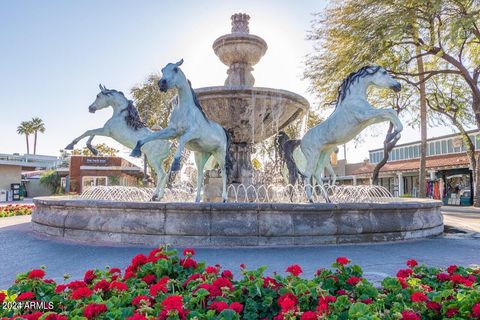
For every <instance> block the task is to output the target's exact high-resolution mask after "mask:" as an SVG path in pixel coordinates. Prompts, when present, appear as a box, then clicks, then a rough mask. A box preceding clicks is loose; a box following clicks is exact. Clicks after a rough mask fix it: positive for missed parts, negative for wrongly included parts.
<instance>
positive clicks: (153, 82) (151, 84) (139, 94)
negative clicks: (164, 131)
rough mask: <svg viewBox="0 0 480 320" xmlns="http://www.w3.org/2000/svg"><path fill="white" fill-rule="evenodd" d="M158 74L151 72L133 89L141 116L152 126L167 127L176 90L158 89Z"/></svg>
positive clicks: (132, 92)
mask: <svg viewBox="0 0 480 320" xmlns="http://www.w3.org/2000/svg"><path fill="white" fill-rule="evenodd" d="M158 80H160V76H159V75H158V74H151V75H149V76H148V77H147V79H146V80H145V81H144V82H143V83H142V84H140V85H139V86H135V87H133V88H132V89H131V94H132V96H133V99H134V101H135V105H136V107H137V109H138V113H139V114H140V117H141V118H142V119H143V121H145V122H146V123H147V125H148V126H149V127H150V128H155V127H161V128H165V127H166V126H167V124H168V119H169V116H170V113H171V111H172V103H171V102H172V99H173V97H174V96H175V95H176V92H175V90H169V91H168V92H165V93H163V92H160V90H158V84H157V83H158Z"/></svg>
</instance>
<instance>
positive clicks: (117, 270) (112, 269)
mask: <svg viewBox="0 0 480 320" xmlns="http://www.w3.org/2000/svg"><path fill="white" fill-rule="evenodd" d="M108 273H110V274H114V273H122V270H120V268H111V269H110V270H108Z"/></svg>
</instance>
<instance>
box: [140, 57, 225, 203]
mask: <svg viewBox="0 0 480 320" xmlns="http://www.w3.org/2000/svg"><path fill="white" fill-rule="evenodd" d="M182 63H183V59H182V60H180V61H179V62H177V63H169V64H167V65H166V66H165V67H164V68H163V69H162V78H161V79H160V80H159V81H158V87H159V89H160V91H162V92H166V91H167V90H170V89H173V88H176V89H177V90H178V105H177V106H176V107H175V108H174V109H173V111H172V114H171V116H170V119H169V122H168V127H167V128H165V129H163V130H160V131H157V132H154V133H152V134H150V135H149V136H147V137H145V138H142V139H140V140H138V142H137V146H136V147H135V149H133V151H132V153H131V156H133V157H138V156H140V148H141V147H142V146H143V145H144V144H145V143H148V142H150V141H153V140H157V139H162V140H168V139H175V138H178V147H177V150H176V152H175V158H174V161H173V164H172V168H171V170H172V171H178V170H179V169H180V161H181V156H182V151H183V149H184V148H185V147H186V148H188V149H189V150H192V151H193V152H194V156H195V164H196V166H197V171H198V172H197V195H196V198H195V201H196V202H199V201H200V195H201V191H202V186H203V175H204V172H203V169H204V167H205V164H206V163H207V161H208V159H209V158H210V156H212V155H213V157H214V158H215V160H216V161H217V163H218V164H219V166H220V168H221V174H222V178H223V190H222V199H223V202H226V201H227V179H228V176H229V173H230V171H231V170H232V157H231V154H230V143H231V142H230V136H229V134H228V132H227V131H226V130H225V129H224V128H223V127H222V126H220V125H219V124H218V123H216V122H214V121H212V120H209V119H208V118H207V116H206V115H205V113H204V112H203V109H202V106H201V105H200V103H199V101H198V99H197V95H196V94H195V91H193V89H192V86H191V84H190V81H188V80H187V78H186V77H185V74H184V73H183V71H182V70H181V69H180V68H179V67H180V65H182Z"/></svg>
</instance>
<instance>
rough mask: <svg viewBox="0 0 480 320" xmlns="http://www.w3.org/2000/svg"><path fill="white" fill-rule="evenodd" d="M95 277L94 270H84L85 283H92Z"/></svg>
mask: <svg viewBox="0 0 480 320" xmlns="http://www.w3.org/2000/svg"><path fill="white" fill-rule="evenodd" d="M95 277H96V276H95V271H93V270H87V272H85V276H84V277H83V281H85V282H86V283H92V281H93V280H94V279H95Z"/></svg>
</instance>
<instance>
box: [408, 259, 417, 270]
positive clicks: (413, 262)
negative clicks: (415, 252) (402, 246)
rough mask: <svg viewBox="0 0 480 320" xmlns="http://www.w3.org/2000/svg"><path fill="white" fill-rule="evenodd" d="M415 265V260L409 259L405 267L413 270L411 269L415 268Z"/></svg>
mask: <svg viewBox="0 0 480 320" xmlns="http://www.w3.org/2000/svg"><path fill="white" fill-rule="evenodd" d="M417 265H418V262H417V260H415V259H409V260H407V266H409V267H410V268H413V267H415V266H417Z"/></svg>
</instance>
